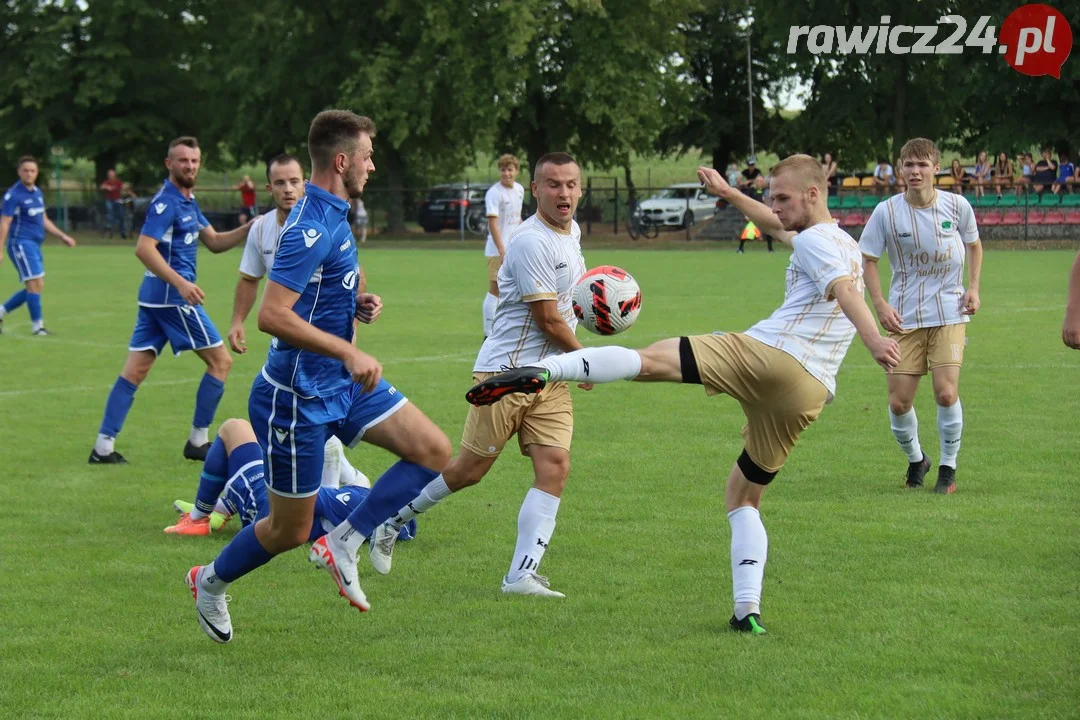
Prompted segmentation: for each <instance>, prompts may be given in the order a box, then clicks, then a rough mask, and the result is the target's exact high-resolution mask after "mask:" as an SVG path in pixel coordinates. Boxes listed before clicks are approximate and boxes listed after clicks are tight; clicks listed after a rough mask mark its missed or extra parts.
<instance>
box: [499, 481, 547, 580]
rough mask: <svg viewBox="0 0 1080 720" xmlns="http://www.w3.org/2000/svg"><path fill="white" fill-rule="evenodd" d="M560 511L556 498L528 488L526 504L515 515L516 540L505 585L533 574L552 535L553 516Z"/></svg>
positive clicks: (522, 504)
mask: <svg viewBox="0 0 1080 720" xmlns="http://www.w3.org/2000/svg"><path fill="white" fill-rule="evenodd" d="M558 512H559V498H557V497H555V496H554V495H549V494H548V493H546V492H544V491H543V490H537V489H536V488H529V492H528V493H526V494H525V502H523V503H521V510H520V511H519V512H518V538H517V546H516V547H515V548H514V559H513V560H511V561H510V572H508V573H506V582H508V583H512V582H516V581H517V580H518V579H519V578H520V577H521V576H522V575H524V574H525V573H526V572H533V573H535V572H536V571H537V569H538V568H539V567H540V561H541V560H542V559H543V558H544V551H545V550H547V546H548V543H549V542H551V534H552V533H553V532H555V515H556V514H557V513H558Z"/></svg>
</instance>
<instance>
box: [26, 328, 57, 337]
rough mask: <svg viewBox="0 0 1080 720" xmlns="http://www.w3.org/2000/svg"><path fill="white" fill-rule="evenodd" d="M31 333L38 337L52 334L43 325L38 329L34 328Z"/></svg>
mask: <svg viewBox="0 0 1080 720" xmlns="http://www.w3.org/2000/svg"><path fill="white" fill-rule="evenodd" d="M31 334H32V335H37V336H38V337H48V336H50V335H52V333H51V332H49V331H48V330H46V329H45V328H43V327H39V328H38V329H37V330H34V331H33V332H32V333H31Z"/></svg>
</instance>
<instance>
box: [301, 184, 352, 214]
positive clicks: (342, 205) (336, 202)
mask: <svg viewBox="0 0 1080 720" xmlns="http://www.w3.org/2000/svg"><path fill="white" fill-rule="evenodd" d="M304 192H305V193H307V194H308V195H313V196H315V197H317V198H318V199H319V200H322V201H323V202H325V203H327V204H329V205H331V206H332V207H335V208H337V209H338V210H340V211H341V212H343V213H347V212H349V202H348V201H347V200H342V199H341V198H339V197H338V196H337V195H335V194H333V193H330V192H327V191H326V190H323V189H322V188H321V187H319V186H318V185H312V184H311V183H310V182H306V183H304Z"/></svg>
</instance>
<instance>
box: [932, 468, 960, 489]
mask: <svg viewBox="0 0 1080 720" xmlns="http://www.w3.org/2000/svg"><path fill="white" fill-rule="evenodd" d="M934 492H936V493H940V494H941V495H952V494H953V493H954V492H956V468H951V467H949V466H948V465H940V466H938V470H937V484H936V485H934Z"/></svg>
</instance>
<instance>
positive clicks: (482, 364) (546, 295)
mask: <svg viewBox="0 0 1080 720" xmlns="http://www.w3.org/2000/svg"><path fill="white" fill-rule="evenodd" d="M584 274H585V258H583V257H582V256H581V228H580V227H578V224H577V222H576V221H572V222H571V226H570V232H569V233H563V232H560V231H558V230H555V229H554V228H552V227H551V226H550V225H548V224H547V223H545V222H544V221H543V220H541V219H540V214H539V213H536V214H535V215H533V216H531V217H530V218H529V219H528V220H526V221H525V222H523V223H521V225H519V226H518V228H517V230H516V231H515V232H514V242H512V243H511V244H510V246H509V247H508V248H507V249H506V258H505V259H504V260H503V264H502V267H501V268H500V269H499V306H498V308H497V309H496V310H495V319H494V321H493V322H492V327H491V335H489V336H488V338H487V340H485V341H484V344H483V345H482V346H480V354H479V355H477V356H476V364H475V365H474V366H473V370H475V371H477V372H498V371H499V370H500V369H501V368H502V367H503V366H508V367H521V366H523V365H529V364H531V363H535V362H538V361H540V360H543V359H544V358H545V357H547V356H548V355H554V354H557V353H559V352H561V350H559V349H558V348H556V347H555V346H554V345H552V344H551V341H550V340H548V337H547V335H545V334H544V333H543V332H541V331H540V329H539V328H537V327H536V323H535V322H534V321H533V317H532V312H531V311H530V310H529V303H531V302H536V301H538V300H555V301H557V303H558V308H559V312H560V313H561V314H562V316H563V319H564V320H566V324H567V325H569V326H570V329H571V330H573V329H575V328H576V327H577V317H575V316H574V307H573V291H574V285H575V283H577V281H578V278H580V277H581V276H582V275H584Z"/></svg>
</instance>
